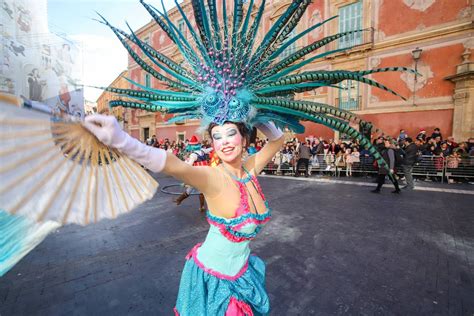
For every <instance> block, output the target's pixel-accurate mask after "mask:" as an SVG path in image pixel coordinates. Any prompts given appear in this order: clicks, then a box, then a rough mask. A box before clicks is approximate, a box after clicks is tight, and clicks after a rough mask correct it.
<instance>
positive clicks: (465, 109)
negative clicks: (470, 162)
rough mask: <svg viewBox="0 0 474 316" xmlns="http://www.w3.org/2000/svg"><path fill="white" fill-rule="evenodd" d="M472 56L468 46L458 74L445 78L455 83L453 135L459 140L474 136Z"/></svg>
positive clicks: (473, 68)
mask: <svg viewBox="0 0 474 316" xmlns="http://www.w3.org/2000/svg"><path fill="white" fill-rule="evenodd" d="M470 57H471V50H470V48H466V50H465V51H464V53H463V54H462V58H463V62H462V63H461V64H459V65H458V66H457V71H456V74H455V75H452V76H449V77H446V78H445V79H446V80H449V81H451V82H453V83H454V84H455V88H454V95H453V99H454V115H453V137H454V139H455V140H456V141H457V142H461V141H466V140H467V139H468V138H470V137H474V62H472V61H470ZM447 136H449V135H447Z"/></svg>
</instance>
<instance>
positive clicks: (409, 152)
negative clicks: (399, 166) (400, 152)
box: [403, 143, 418, 166]
mask: <svg viewBox="0 0 474 316" xmlns="http://www.w3.org/2000/svg"><path fill="white" fill-rule="evenodd" d="M417 153H418V147H417V146H416V145H415V144H414V143H411V144H410V145H408V146H407V147H406V148H405V156H404V158H403V164H404V165H406V166H413V165H414V164H415V163H416V154H417Z"/></svg>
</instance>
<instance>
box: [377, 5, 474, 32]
mask: <svg viewBox="0 0 474 316" xmlns="http://www.w3.org/2000/svg"><path fill="white" fill-rule="evenodd" d="M381 2H382V1H381ZM469 6H470V1H468V0H436V1H434V3H433V4H432V5H431V6H430V7H429V8H427V9H426V10H425V11H423V12H422V11H419V10H415V9H412V8H410V7H409V6H407V5H406V4H405V3H404V1H402V0H390V1H383V2H382V5H381V7H380V11H379V21H380V24H379V30H380V31H382V32H383V33H384V34H385V35H386V36H390V35H396V34H401V33H405V32H409V31H413V30H416V29H417V28H418V27H419V26H423V27H430V26H435V25H438V24H443V23H447V22H452V21H455V20H456V19H458V18H459V16H460V15H461V13H462V12H461V11H462V10H464V9H466V8H468V7H469Z"/></svg>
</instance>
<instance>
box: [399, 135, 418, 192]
mask: <svg viewBox="0 0 474 316" xmlns="http://www.w3.org/2000/svg"><path fill="white" fill-rule="evenodd" d="M417 154H418V147H417V146H416V144H414V143H413V140H412V139H411V138H410V137H407V138H405V157H403V162H402V169H403V173H404V174H405V179H406V181H407V185H406V186H404V187H403V188H404V189H407V190H413V189H414V188H415V184H414V183H413V176H412V172H413V166H414V165H415V163H416V157H417Z"/></svg>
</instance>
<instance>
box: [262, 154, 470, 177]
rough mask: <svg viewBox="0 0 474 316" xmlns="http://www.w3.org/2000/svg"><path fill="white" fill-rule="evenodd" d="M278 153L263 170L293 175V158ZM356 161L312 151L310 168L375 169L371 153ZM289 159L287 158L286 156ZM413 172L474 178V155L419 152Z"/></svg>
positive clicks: (326, 171)
mask: <svg viewBox="0 0 474 316" xmlns="http://www.w3.org/2000/svg"><path fill="white" fill-rule="evenodd" d="M281 157H282V156H281V155H280V156H279V158H278V156H277V157H275V158H274V160H273V161H271V162H270V163H269V164H268V165H267V166H266V168H264V171H265V173H270V174H276V175H294V174H295V169H296V163H297V161H296V159H294V158H292V159H290V162H284V163H280V162H279V161H278V160H281V159H282V158H281ZM359 160H360V161H359V162H355V163H353V164H352V166H348V164H347V163H346V162H345V161H344V159H343V158H342V156H336V155H332V154H328V155H315V156H313V157H312V158H311V159H310V162H309V172H310V173H311V174H320V175H326V176H333V177H340V176H342V175H346V176H348V175H351V174H352V175H359V176H368V175H371V174H376V173H377V171H378V169H377V167H376V164H375V163H374V158H373V157H372V156H360V157H359ZM286 161H288V159H286ZM299 172H300V173H303V172H304V166H300V170H299ZM397 174H398V175H403V170H402V168H398V169H397ZM412 175H413V176H416V177H424V178H427V179H430V178H433V177H435V178H437V179H438V178H439V180H440V181H441V182H444V181H445V179H447V180H448V182H450V181H451V180H450V179H453V178H459V179H470V178H474V157H469V158H464V159H461V158H455V157H451V156H450V157H447V158H443V157H442V156H422V157H421V160H420V161H419V162H417V163H416V164H415V165H414V166H413V171H412Z"/></svg>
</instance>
